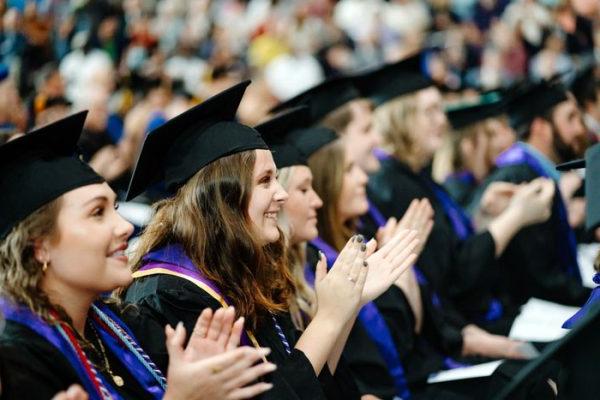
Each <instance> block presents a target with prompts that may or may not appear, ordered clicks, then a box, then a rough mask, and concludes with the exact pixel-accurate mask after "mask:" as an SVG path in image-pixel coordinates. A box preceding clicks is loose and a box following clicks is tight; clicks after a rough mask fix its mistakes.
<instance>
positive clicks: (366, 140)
mask: <svg viewBox="0 0 600 400" xmlns="http://www.w3.org/2000/svg"><path fill="white" fill-rule="evenodd" d="M350 107H351V110H352V121H350V123H349V124H348V127H347V128H346V131H345V133H344V138H345V142H346V146H347V150H348V151H349V152H351V153H353V155H354V158H355V159H356V160H357V161H358V163H359V164H360V167H361V168H362V169H363V170H364V171H366V172H368V173H372V172H376V171H377V170H378V169H379V167H380V165H379V160H378V159H377V157H375V154H374V152H373V151H374V150H375V148H377V147H378V146H380V145H381V138H380V136H379V133H378V132H377V131H376V130H375V129H374V127H373V122H372V120H373V111H372V110H371V107H370V106H369V104H368V103H365V102H364V101H355V102H352V103H350Z"/></svg>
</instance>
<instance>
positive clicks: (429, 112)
mask: <svg viewBox="0 0 600 400" xmlns="http://www.w3.org/2000/svg"><path fill="white" fill-rule="evenodd" d="M416 107H417V111H416V114H415V119H414V129H413V130H412V132H413V135H414V138H413V140H414V141H415V143H416V144H417V148H418V149H419V151H420V152H421V154H422V156H423V157H426V158H428V159H431V158H432V157H433V155H434V154H435V152H436V151H437V150H439V148H440V147H442V145H443V143H444V138H445V136H446V125H447V119H446V113H445V112H444V107H443V103H442V95H441V94H440V91H439V90H438V89H436V88H435V87H428V88H426V89H422V90H421V91H419V92H418V93H417V95H416Z"/></svg>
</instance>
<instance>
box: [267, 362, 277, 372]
mask: <svg viewBox="0 0 600 400" xmlns="http://www.w3.org/2000/svg"><path fill="white" fill-rule="evenodd" d="M276 369H277V365H275V364H273V363H268V364H267V371H275V370H276Z"/></svg>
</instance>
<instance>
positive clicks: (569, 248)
mask: <svg viewBox="0 0 600 400" xmlns="http://www.w3.org/2000/svg"><path fill="white" fill-rule="evenodd" d="M519 164H525V165H527V166H528V167H530V168H531V169H532V170H534V171H535V172H536V173H537V174H538V175H540V176H543V177H546V178H551V176H550V175H549V174H548V173H547V172H546V171H545V170H544V167H543V166H542V165H541V163H540V162H539V161H538V160H537V159H536V158H535V157H534V156H533V155H532V154H530V153H529V152H528V151H527V149H526V148H525V147H524V146H522V145H520V144H519V143H518V142H517V143H515V144H513V145H512V146H511V147H510V148H509V149H508V150H506V151H504V152H503V153H502V154H500V155H499V156H498V158H496V166H497V167H499V168H502V167H508V166H511V165H519ZM556 194H557V195H558V196H556V198H557V201H556V205H557V212H558V220H559V226H558V229H557V231H556V232H555V233H556V236H557V244H558V256H559V258H560V261H561V265H562V266H563V268H564V269H565V272H566V273H567V274H568V275H571V276H572V277H574V278H575V279H577V281H578V282H581V274H580V272H579V265H578V263H577V241H576V239H575V234H574V233H573V229H571V226H570V225H569V220H568V215H567V209H566V207H565V204H564V203H563V201H562V196H561V195H560V190H559V188H558V185H556Z"/></svg>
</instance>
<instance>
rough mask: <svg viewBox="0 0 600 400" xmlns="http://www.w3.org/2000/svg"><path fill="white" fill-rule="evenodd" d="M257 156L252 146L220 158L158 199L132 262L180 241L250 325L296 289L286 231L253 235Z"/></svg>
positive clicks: (284, 304) (281, 306) (281, 307)
mask: <svg viewBox="0 0 600 400" xmlns="http://www.w3.org/2000/svg"><path fill="white" fill-rule="evenodd" d="M255 160H256V153H255V151H254V150H251V151H244V152H240V153H236V154H232V155H229V156H226V157H223V158H220V159H218V160H216V161H214V162H212V163H210V164H209V165H207V166H206V167H204V168H202V169H201V170H200V171H198V172H197V173H196V174H195V175H194V176H193V177H192V178H190V179H189V180H188V181H187V182H186V184H185V185H183V186H182V187H181V188H180V189H179V190H178V191H177V193H176V194H175V196H173V197H171V198H168V199H165V200H162V201H159V202H158V203H156V204H155V206H154V208H155V215H154V217H153V218H152V220H151V221H150V223H149V224H148V226H147V227H146V229H145V230H144V232H143V233H142V235H141V236H140V239H139V242H138V246H137V249H136V252H135V254H134V257H133V261H132V262H133V270H134V271H135V270H137V269H139V268H140V267H141V265H142V258H143V257H144V255H145V254H147V253H148V252H150V251H153V250H155V249H157V248H160V247H162V246H164V245H167V244H169V243H179V244H181V245H182V246H183V248H184V250H185V252H186V254H187V255H188V257H190V259H191V260H192V261H193V262H194V264H195V265H196V266H197V268H198V269H199V270H200V271H201V272H202V273H203V274H204V275H205V276H206V277H207V278H208V279H210V280H211V281H213V282H215V284H216V285H217V286H218V287H219V288H220V289H221V291H222V293H223V295H224V296H226V297H227V298H229V299H230V300H231V302H232V303H233V305H234V306H235V308H236V312H237V313H238V315H239V316H244V317H245V318H246V320H247V321H248V326H249V327H251V328H252V329H256V327H257V326H258V325H259V324H260V322H261V320H262V318H263V317H267V316H268V315H269V313H277V312H284V311H287V309H288V304H289V299H290V298H291V296H293V292H294V286H293V279H292V277H291V275H290V273H289V271H288V269H287V267H286V265H285V247H284V239H283V234H280V238H279V240H278V241H277V242H275V243H271V244H268V245H266V246H265V245H261V244H260V243H259V242H258V241H257V240H256V239H255V236H256V235H255V233H254V229H253V226H252V221H251V220H250V217H249V214H248V205H249V202H250V197H251V194H252V188H253V183H252V173H253V170H254V163H255Z"/></svg>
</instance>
